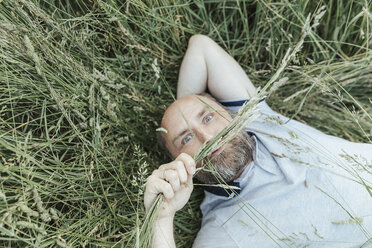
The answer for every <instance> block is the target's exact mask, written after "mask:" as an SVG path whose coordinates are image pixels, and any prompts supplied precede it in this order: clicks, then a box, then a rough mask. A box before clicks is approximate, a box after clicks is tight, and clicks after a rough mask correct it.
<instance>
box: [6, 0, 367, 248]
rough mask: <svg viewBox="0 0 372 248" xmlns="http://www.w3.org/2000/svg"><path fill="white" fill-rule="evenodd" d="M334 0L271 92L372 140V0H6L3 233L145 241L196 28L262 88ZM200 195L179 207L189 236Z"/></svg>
mask: <svg viewBox="0 0 372 248" xmlns="http://www.w3.org/2000/svg"><path fill="white" fill-rule="evenodd" d="M323 5H325V6H326V12H325V14H324V16H323V17H322V19H321V20H320V24H319V26H317V27H316V28H314V29H313V31H312V32H311V33H310V34H309V35H308V36H307V37H306V38H305V40H304V44H303V46H302V48H301V50H300V51H299V52H298V53H297V56H296V58H295V60H293V61H292V62H291V63H290V64H288V65H287V67H286V69H285V70H284V71H283V72H282V74H281V77H288V78H289V80H288V82H287V83H286V84H285V85H283V86H281V87H280V88H279V89H278V90H277V91H275V92H274V93H273V94H271V95H270V97H269V98H268V102H269V104H270V105H271V106H272V107H273V109H275V110H276V111H278V112H280V113H283V114H285V115H287V116H290V117H291V116H293V118H294V119H297V120H300V121H302V122H305V123H307V124H309V125H311V126H313V127H316V128H318V129H320V130H322V131H324V132H326V133H328V134H332V135H337V136H339V137H343V138H346V139H348V140H352V141H358V142H371V140H372V120H371V115H372V102H371V96H372V65H371V61H372V51H371V44H372V35H371V30H372V24H371V23H372V17H371V13H372V11H371V7H372V6H371V3H370V2H369V1H365V0H360V1H342V0H334V1H329V2H322V1H280V2H278V1H196V2H185V1H155V0H154V1H148V0H146V1H122V2H121V1H117V0H111V1H100V0H93V1H82V0H81V1H70V0H63V1H62V0H57V1H40V0H32V1H26V0H3V1H0V233H1V235H0V246H4V247H25V246H30V247H32V246H39V247H49V246H61V247H63V246H66V247H68V246H71V247H73V246H87V247H90V246H107V247H111V246H115V245H116V246H117V247H132V246H134V245H135V244H136V239H137V235H138V227H139V226H140V225H141V223H142V221H143V220H144V208H143V187H144V181H145V179H146V178H147V176H148V175H149V174H150V173H151V171H152V170H153V169H154V168H156V167H157V166H159V165H160V164H162V163H164V162H167V158H166V155H165V154H164V153H163V152H162V151H161V150H160V148H159V147H158V146H157V145H156V133H155V129H156V128H158V127H159V123H160V120H161V116H162V113H163V111H164V109H165V107H166V106H167V105H168V104H169V103H170V102H171V101H172V95H175V89H176V83H177V81H176V80H177V73H178V68H179V65H180V62H181V60H182V56H183V54H184V52H185V49H186V47H187V41H188V39H189V37H190V36H191V35H192V34H197V33H202V34H206V35H208V36H210V37H211V38H213V39H214V40H215V41H217V42H218V43H219V44H220V45H221V46H222V47H223V48H225V49H226V50H228V52H229V53H230V54H232V55H233V56H234V58H235V59H237V60H238V61H239V63H240V64H241V65H242V66H243V68H244V69H245V70H246V72H247V73H248V75H249V76H250V78H251V80H252V82H254V84H255V85H256V86H261V87H263V86H264V85H265V84H266V82H267V81H268V80H269V79H270V78H271V77H272V76H273V75H274V74H275V72H276V71H277V70H278V68H279V67H280V65H281V61H282V59H283V58H284V55H285V53H286V51H287V50H288V48H289V47H292V48H294V46H295V45H296V44H297V42H298V41H299V40H300V36H301V30H302V27H303V25H304V23H305V20H306V17H307V16H308V14H309V13H311V12H312V13H313V14H314V12H315V13H316V12H317V10H318V9H319V8H321V6H323ZM313 16H314V15H313ZM312 22H314V20H312ZM155 59H156V61H157V66H156V65H155V62H154V61H155ZM154 67H155V68H159V70H160V72H159V73H158V74H157V73H156V70H154ZM296 94H297V95H296ZM297 112H298V113H297ZM202 197H203V193H202V190H201V189H200V188H197V189H196V190H195V192H194V193H193V195H192V197H191V200H190V201H189V203H188V204H187V205H186V207H185V208H184V209H183V210H182V211H181V212H179V213H177V216H176V220H175V226H176V239H177V244H178V245H179V247H188V246H190V245H191V244H192V241H193V239H194V237H195V235H196V233H197V231H198V228H199V225H200V218H201V214H200V212H199V210H198V205H199V203H200V201H201V200H202ZM25 206H26V207H25Z"/></svg>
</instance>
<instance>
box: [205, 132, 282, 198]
mask: <svg viewBox="0 0 372 248" xmlns="http://www.w3.org/2000/svg"><path fill="white" fill-rule="evenodd" d="M247 132H248V134H249V135H250V136H251V137H252V138H253V139H254V141H255V149H254V150H253V154H252V155H253V161H252V162H250V164H249V165H248V166H247V168H245V169H244V171H243V173H242V174H241V175H240V176H239V177H238V178H237V179H235V180H234V181H233V182H229V183H226V184H227V185H228V186H233V187H231V188H229V187H228V186H226V187H220V186H215V185H213V186H212V185H206V186H204V190H206V191H208V192H210V193H212V194H215V195H219V196H224V197H228V198H233V197H235V196H236V195H238V194H240V192H241V190H242V188H244V187H245V185H247V183H248V180H249V177H248V174H249V173H250V171H251V170H252V169H253V167H254V166H259V167H260V168H261V169H263V170H265V171H266V172H268V173H271V174H275V175H277V174H278V168H276V166H275V160H274V159H273V157H272V155H271V154H270V152H269V151H268V150H267V148H266V147H265V145H264V144H262V142H261V141H260V140H259V138H258V137H257V136H256V134H254V133H253V132H250V131H247Z"/></svg>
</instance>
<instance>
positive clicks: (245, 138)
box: [195, 130, 254, 184]
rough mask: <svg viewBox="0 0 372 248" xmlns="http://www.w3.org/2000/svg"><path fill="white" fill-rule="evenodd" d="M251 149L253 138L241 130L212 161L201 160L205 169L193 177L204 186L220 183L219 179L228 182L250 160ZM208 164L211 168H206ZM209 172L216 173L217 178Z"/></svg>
mask: <svg viewBox="0 0 372 248" xmlns="http://www.w3.org/2000/svg"><path fill="white" fill-rule="evenodd" d="M253 149H254V140H253V138H252V137H251V136H249V135H248V134H247V133H246V132H245V131H244V130H242V131H240V132H239V133H238V134H237V135H236V136H235V138H233V139H232V140H231V141H230V142H229V143H227V144H226V148H225V149H224V150H223V151H222V152H221V153H220V154H218V155H216V156H214V157H213V158H212V159H209V158H205V159H203V160H202V162H201V164H202V167H203V168H205V169H202V170H200V171H199V172H198V173H196V174H195V177H196V178H197V179H198V180H199V181H200V182H203V183H206V184H216V183H217V184H219V183H221V178H222V179H223V180H224V181H225V182H230V181H232V180H234V179H235V178H236V177H237V175H238V173H239V172H241V171H242V170H243V168H244V167H245V166H246V165H247V164H248V162H249V161H250V159H251V158H252V151H253ZM208 160H209V161H208ZM208 164H209V165H210V164H211V165H212V167H213V168H208V167H209V166H208ZM210 170H213V171H215V172H217V173H218V174H219V176H218V175H216V176H215V175H214V174H213V173H212V172H211V171H210Z"/></svg>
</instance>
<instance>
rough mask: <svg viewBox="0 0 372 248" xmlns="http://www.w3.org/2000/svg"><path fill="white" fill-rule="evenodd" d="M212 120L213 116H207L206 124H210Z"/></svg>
mask: <svg viewBox="0 0 372 248" xmlns="http://www.w3.org/2000/svg"><path fill="white" fill-rule="evenodd" d="M212 119H213V116H211V115H207V116H206V117H205V118H204V122H205V123H207V122H210V121H211V120H212Z"/></svg>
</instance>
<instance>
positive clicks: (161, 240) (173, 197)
mask: <svg viewBox="0 0 372 248" xmlns="http://www.w3.org/2000/svg"><path fill="white" fill-rule="evenodd" d="M195 167H196V165H195V161H194V159H193V158H192V157H191V156H189V155H187V154H185V153H181V154H180V155H179V156H178V157H177V158H176V159H175V160H174V161H172V162H170V163H168V164H163V165H161V166H160V167H159V169H157V170H154V171H153V173H152V174H151V176H149V177H148V179H147V183H146V190H145V197H144V198H145V199H144V203H145V208H146V210H149V209H150V207H151V205H152V203H153V202H154V200H155V198H156V197H157V195H158V194H160V193H162V194H163V195H164V200H163V203H162V206H161V207H160V210H159V214H158V218H157V220H156V222H155V226H154V233H153V236H152V246H151V247H152V248H175V247H176V244H175V241H174V235H173V220H174V215H175V213H176V212H177V211H178V210H180V209H181V208H183V207H184V206H185V204H186V203H187V201H188V200H189V198H190V195H191V192H192V190H193V184H192V177H193V175H194V173H195Z"/></svg>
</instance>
